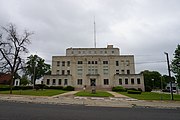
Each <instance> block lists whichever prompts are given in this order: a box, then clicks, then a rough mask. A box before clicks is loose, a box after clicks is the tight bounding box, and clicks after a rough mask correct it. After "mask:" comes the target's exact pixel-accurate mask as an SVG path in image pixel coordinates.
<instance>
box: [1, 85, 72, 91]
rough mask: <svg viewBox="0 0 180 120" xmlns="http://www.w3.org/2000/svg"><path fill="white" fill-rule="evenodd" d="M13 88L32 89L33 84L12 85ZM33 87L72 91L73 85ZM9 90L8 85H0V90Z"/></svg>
mask: <svg viewBox="0 0 180 120" xmlns="http://www.w3.org/2000/svg"><path fill="white" fill-rule="evenodd" d="M12 89H13V90H30V89H33V86H13V88H12ZM34 89H36V90H39V89H56V90H66V91H74V87H72V86H66V87H63V86H46V85H43V84H39V85H36V86H35V87H34ZM8 90H10V86H0V91H8Z"/></svg>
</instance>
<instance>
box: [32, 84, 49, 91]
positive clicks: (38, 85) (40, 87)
mask: <svg viewBox="0 0 180 120" xmlns="http://www.w3.org/2000/svg"><path fill="white" fill-rule="evenodd" d="M45 86H46V85H45V84H37V85H35V86H34V88H35V89H41V90H43V89H44V87H45Z"/></svg>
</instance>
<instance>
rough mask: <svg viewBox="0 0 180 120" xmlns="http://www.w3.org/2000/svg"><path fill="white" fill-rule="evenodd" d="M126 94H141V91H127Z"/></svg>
mask: <svg viewBox="0 0 180 120" xmlns="http://www.w3.org/2000/svg"><path fill="white" fill-rule="evenodd" d="M127 93H128V94H141V91H137V90H128V91H127Z"/></svg>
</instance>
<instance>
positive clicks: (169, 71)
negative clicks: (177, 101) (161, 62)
mask: <svg viewBox="0 0 180 120" xmlns="http://www.w3.org/2000/svg"><path fill="white" fill-rule="evenodd" d="M164 54H165V55H166V57H167V65H168V73H169V79H170V92H171V100H174V98H173V90H172V80H171V70H170V65H169V56H168V53H167V52H164Z"/></svg>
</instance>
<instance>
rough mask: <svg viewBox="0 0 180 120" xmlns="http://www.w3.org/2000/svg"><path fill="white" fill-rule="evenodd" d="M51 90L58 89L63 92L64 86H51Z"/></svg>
mask: <svg viewBox="0 0 180 120" xmlns="http://www.w3.org/2000/svg"><path fill="white" fill-rule="evenodd" d="M49 89H56V90H62V89H63V87H62V86H50V87H49Z"/></svg>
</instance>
